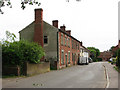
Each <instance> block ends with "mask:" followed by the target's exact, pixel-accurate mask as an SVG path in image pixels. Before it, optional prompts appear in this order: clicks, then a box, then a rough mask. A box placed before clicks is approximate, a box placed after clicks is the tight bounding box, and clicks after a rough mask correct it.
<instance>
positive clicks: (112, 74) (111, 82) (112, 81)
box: [103, 62, 120, 88]
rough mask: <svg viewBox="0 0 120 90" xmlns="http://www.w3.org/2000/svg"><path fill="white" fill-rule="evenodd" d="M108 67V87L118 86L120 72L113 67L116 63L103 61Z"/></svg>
mask: <svg viewBox="0 0 120 90" xmlns="http://www.w3.org/2000/svg"><path fill="white" fill-rule="evenodd" d="M103 65H104V66H105V68H106V75H108V79H107V81H108V82H107V87H106V88H118V85H119V84H118V81H119V80H118V79H119V78H120V77H119V75H118V72H117V71H116V70H115V69H114V68H113V67H114V66H115V65H112V64H111V63H108V62H106V63H103Z"/></svg>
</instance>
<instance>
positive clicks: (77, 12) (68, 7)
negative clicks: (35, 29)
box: [0, 0, 120, 51]
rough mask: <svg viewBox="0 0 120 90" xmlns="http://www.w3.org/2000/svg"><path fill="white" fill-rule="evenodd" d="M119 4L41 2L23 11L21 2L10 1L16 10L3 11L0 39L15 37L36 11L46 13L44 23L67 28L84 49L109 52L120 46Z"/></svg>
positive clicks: (100, 0) (83, 0)
mask: <svg viewBox="0 0 120 90" xmlns="http://www.w3.org/2000/svg"><path fill="white" fill-rule="evenodd" d="M118 1H120V0H81V1H79V2H76V0H69V2H66V0H40V2H41V6H40V7H38V6H37V5H34V6H30V5H27V7H26V8H25V10H22V9H21V8H20V7H21V4H20V3H21V0H11V2H12V5H13V8H9V7H4V8H3V11H4V14H3V15H1V14H0V39H2V38H5V31H6V30H8V31H10V32H12V33H15V35H16V36H17V38H18V39H17V40H19V33H18V32H19V31H20V30H22V29H23V28H25V27H26V26H27V25H29V24H30V23H31V22H32V21H34V9H35V8H42V9H43V19H44V21H46V22H48V23H49V24H52V20H58V21H59V27H60V26H61V25H63V24H65V26H66V29H67V30H71V34H72V36H73V37H75V38H77V39H78V40H79V41H82V42H83V45H84V46H85V47H91V46H92V47H96V48H98V49H100V51H105V50H109V49H110V47H111V46H115V45H117V44H118Z"/></svg>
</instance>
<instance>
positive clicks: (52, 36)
mask: <svg viewBox="0 0 120 90" xmlns="http://www.w3.org/2000/svg"><path fill="white" fill-rule="evenodd" d="M57 31H58V29H57V28H55V27H54V26H52V25H50V24H48V23H46V22H45V21H44V22H43V38H44V36H48V44H44V50H45V59H46V60H47V61H48V60H51V58H52V60H53V59H54V60H57ZM19 33H20V40H23V39H24V40H28V41H30V42H32V41H33V38H34V22H33V23H31V24H30V25H28V26H27V27H26V28H24V29H23V30H22V31H20V32H19Z"/></svg>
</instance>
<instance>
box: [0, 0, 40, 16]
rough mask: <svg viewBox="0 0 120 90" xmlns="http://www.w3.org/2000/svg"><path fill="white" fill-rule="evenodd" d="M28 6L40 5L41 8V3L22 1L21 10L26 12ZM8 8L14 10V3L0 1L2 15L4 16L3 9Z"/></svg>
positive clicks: (32, 0)
mask: <svg viewBox="0 0 120 90" xmlns="http://www.w3.org/2000/svg"><path fill="white" fill-rule="evenodd" d="M26 4H28V5H38V6H40V5H41V3H40V2H38V1H36V0H21V8H22V9H23V10H24V9H25V8H26ZM5 6H8V7H10V8H12V3H11V1H10V0H0V13H1V14H3V13H4V12H3V11H2V9H1V8H2V7H5Z"/></svg>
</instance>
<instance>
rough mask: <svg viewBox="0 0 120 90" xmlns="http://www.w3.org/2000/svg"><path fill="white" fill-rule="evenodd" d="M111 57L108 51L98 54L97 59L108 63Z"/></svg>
mask: <svg viewBox="0 0 120 90" xmlns="http://www.w3.org/2000/svg"><path fill="white" fill-rule="evenodd" d="M111 57H112V53H111V52H110V51H104V52H100V55H99V56H98V58H102V60H103V61H108V60H109V59H110V58H111Z"/></svg>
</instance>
